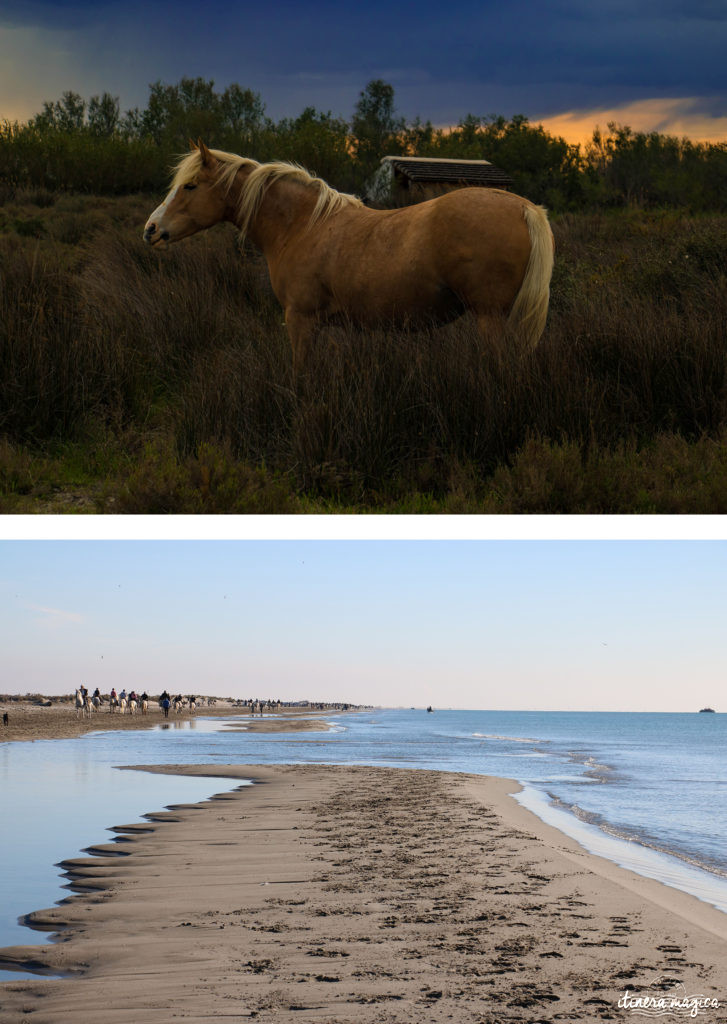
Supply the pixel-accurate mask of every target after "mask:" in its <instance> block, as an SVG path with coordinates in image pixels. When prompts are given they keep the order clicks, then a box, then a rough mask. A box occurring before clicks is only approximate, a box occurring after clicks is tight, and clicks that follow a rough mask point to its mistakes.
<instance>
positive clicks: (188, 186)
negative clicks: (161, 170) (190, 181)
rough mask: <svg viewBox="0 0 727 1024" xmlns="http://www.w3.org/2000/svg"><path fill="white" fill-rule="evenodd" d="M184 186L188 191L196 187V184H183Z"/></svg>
mask: <svg viewBox="0 0 727 1024" xmlns="http://www.w3.org/2000/svg"><path fill="white" fill-rule="evenodd" d="M184 187H185V188H186V189H189V190H190V191H191V189H193V188H197V186H196V185H185V186H184Z"/></svg>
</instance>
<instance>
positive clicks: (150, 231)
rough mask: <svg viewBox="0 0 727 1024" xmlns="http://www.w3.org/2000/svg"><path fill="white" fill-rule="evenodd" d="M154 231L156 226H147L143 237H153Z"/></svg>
mask: <svg viewBox="0 0 727 1024" xmlns="http://www.w3.org/2000/svg"><path fill="white" fill-rule="evenodd" d="M156 229H157V226H156V224H148V225H147V228H146V231H145V232H144V234H145V235H153V234H154V232H155V231H156Z"/></svg>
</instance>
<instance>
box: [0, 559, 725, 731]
mask: <svg viewBox="0 0 727 1024" xmlns="http://www.w3.org/2000/svg"><path fill="white" fill-rule="evenodd" d="M726 555H727V545H726V544H725V542H721V541H704V542H702V541H653V542H645V541H534V540H533V541H515V540H513V541H423V542H420V541H400V540H397V541H277V540H269V541H209V540H208V541H198V542H197V541H123V540H120V541H79V542H76V541H36V540H32V541H31V540H29V541H3V542H0V607H1V608H2V614H1V616H0V643H1V644H2V652H3V653H2V676H1V677H0V691H3V692H21V693H25V692H33V691H41V692H45V693H49V694H58V693H68V692H72V691H73V690H74V689H75V687H76V686H77V685H78V684H79V683H80V682H84V683H85V684H86V685H88V686H89V687H91V688H94V687H95V686H97V685H98V686H100V687H101V689H102V691H107V690H108V689H109V688H110V687H111V686H112V685H116V686H117V687H119V686H126V687H129V686H134V687H136V688H146V689H149V690H150V692H157V691H159V690H161V689H162V688H164V687H165V686H166V687H168V688H170V689H175V690H182V691H185V692H197V693H209V694H217V695H220V696H243V697H246V696H265V697H280V698H281V699H284V700H288V699H297V698H308V699H311V700H347V701H352V702H354V703H371V704H380V705H386V706H396V705H404V706H408V705H412V704H418V705H422V704H429V703H432V704H435V705H437V706H439V707H469V708H504V709H526V708H542V709H552V708H562V709H584V710H664V711H690V710H695V709H697V708H699V707H701V706H703V705H704V704H711V705H712V706H714V707H719V704H720V699H721V695H722V693H723V692H724V680H725V677H727V651H726V650H725V644H724V631H725V626H724V624H725V622H726V621H727V587H726V586H725V565H726V562H727V558H726Z"/></svg>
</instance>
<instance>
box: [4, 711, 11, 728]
mask: <svg viewBox="0 0 727 1024" xmlns="http://www.w3.org/2000/svg"><path fill="white" fill-rule="evenodd" d="M3 725H10V716H9V715H8V713H7V711H3Z"/></svg>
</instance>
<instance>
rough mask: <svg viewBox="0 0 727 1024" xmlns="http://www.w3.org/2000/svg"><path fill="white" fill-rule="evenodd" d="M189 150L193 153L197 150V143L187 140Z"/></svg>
mask: <svg viewBox="0 0 727 1024" xmlns="http://www.w3.org/2000/svg"><path fill="white" fill-rule="evenodd" d="M189 148H190V149H191V150H192V152H194V150H195V149H197V143H196V142H195V141H194V139H190V140H189Z"/></svg>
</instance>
